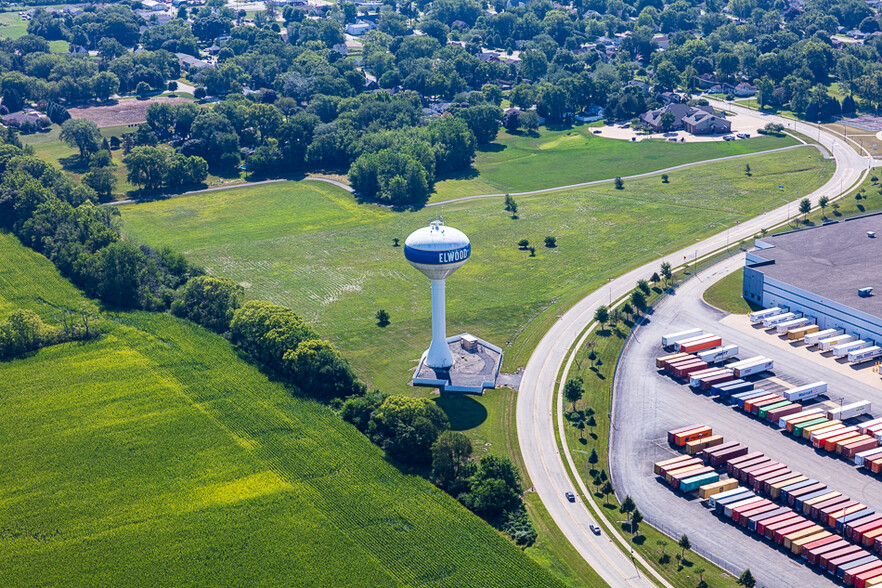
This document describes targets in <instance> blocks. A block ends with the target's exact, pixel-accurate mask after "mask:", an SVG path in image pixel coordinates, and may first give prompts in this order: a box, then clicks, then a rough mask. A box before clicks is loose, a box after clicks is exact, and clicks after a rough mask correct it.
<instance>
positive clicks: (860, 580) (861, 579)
mask: <svg viewBox="0 0 882 588" xmlns="http://www.w3.org/2000/svg"><path fill="white" fill-rule="evenodd" d="M879 576H882V567H878V568H874V569H872V570H870V571H869V572H861V573H860V574H858V575H857V576H855V578H854V586H855V588H864V586H866V585H867V580H870V579H872V578H878V577H879Z"/></svg>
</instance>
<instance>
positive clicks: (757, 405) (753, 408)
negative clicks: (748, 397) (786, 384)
mask: <svg viewBox="0 0 882 588" xmlns="http://www.w3.org/2000/svg"><path fill="white" fill-rule="evenodd" d="M784 400H786V399H785V398H783V397H782V396H777V395H776V396H775V397H774V398H769V399H767V400H759V401H757V402H751V403H750V414H755V415H759V409H761V408H762V407H764V406H769V405H770V404H778V403H779V402H784Z"/></svg>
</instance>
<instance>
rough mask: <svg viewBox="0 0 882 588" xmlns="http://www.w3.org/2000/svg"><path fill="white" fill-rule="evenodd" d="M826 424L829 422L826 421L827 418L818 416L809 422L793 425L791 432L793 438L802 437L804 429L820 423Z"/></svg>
mask: <svg viewBox="0 0 882 588" xmlns="http://www.w3.org/2000/svg"><path fill="white" fill-rule="evenodd" d="M828 422H830V421H829V420H827V417H825V416H819V417H817V418H814V419H812V420H810V421H803V422H801V423H797V424H795V425H793V431H792V433H793V436H794V437H802V432H803V431H804V430H805V429H806V427H811V426H813V425H820V424H822V423H828Z"/></svg>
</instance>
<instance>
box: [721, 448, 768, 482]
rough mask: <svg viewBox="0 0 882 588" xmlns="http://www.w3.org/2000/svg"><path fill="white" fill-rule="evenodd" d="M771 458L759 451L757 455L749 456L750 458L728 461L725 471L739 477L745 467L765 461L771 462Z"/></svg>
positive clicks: (765, 462)
mask: <svg viewBox="0 0 882 588" xmlns="http://www.w3.org/2000/svg"><path fill="white" fill-rule="evenodd" d="M771 461H772V458H771V457H768V456H767V455H764V454H762V453H760V454H759V455H758V456H757V457H751V458H750V459H743V460H738V461H737V462H736V461H730V462H729V463H728V464H726V473H728V474H729V475H730V476H733V477H736V478H739V479H740V477H741V472H743V471H744V470H745V469H747V468H752V467H753V466H757V465H763V464H767V463H771Z"/></svg>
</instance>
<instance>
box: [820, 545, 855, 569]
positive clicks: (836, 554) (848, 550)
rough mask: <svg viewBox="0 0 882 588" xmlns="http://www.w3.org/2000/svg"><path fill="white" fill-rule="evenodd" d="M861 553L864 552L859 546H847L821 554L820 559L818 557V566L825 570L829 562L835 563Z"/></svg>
mask: <svg viewBox="0 0 882 588" xmlns="http://www.w3.org/2000/svg"><path fill="white" fill-rule="evenodd" d="M863 551H864V550H863V549H862V548H861V547H860V546H859V545H849V546H848V547H843V548H842V549H838V550H836V551H828V552H827V553H822V554H821V555H820V557H818V565H819V566H821V567H822V568H826V567H827V566H828V565H829V564H830V562H832V561H836V560H837V559H838V558H840V557H843V556H846V555H851V554H853V553H862V552H863Z"/></svg>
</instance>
